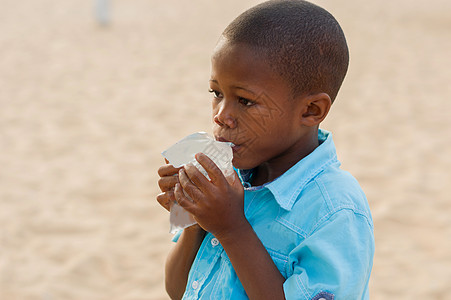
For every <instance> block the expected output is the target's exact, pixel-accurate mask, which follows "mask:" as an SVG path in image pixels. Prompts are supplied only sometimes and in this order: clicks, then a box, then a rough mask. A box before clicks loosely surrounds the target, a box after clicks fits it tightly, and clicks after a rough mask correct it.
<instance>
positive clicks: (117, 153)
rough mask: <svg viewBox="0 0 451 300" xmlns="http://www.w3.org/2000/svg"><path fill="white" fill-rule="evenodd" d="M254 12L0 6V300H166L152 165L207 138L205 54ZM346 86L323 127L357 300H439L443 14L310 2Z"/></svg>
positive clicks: (202, 4) (448, 283) (450, 39)
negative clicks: (357, 265) (365, 267)
mask: <svg viewBox="0 0 451 300" xmlns="http://www.w3.org/2000/svg"><path fill="white" fill-rule="evenodd" d="M259 2H260V1H256V0H255V1H252V0H240V1H238V0H232V1H206V0H204V1H203V0H192V1H175V0H169V1H152V0H150V1H149V0H135V1H126V0H117V1H112V11H111V17H112V18H111V21H112V22H111V24H110V26H108V27H102V26H99V25H98V24H97V23H96V22H95V19H94V13H93V7H94V5H93V1H76V0H65V1H56V0H38V1H35V0H33V1H32V0H21V1H17V0H0V7H1V9H0V105H1V107H0V147H1V151H0V299H2V300H3V299H4V300H9V299H14V300H15V299H20V300H22V299H27V300H28V299H39V300H56V299H79V300H90V299H93V300H94V299H96V300H97V299H98V300H102V299H124V300H138V299H139V300H144V299H152V300H153V299H167V296H166V294H165V291H164V284H163V276H164V275H163V270H164V260H165V257H166V255H167V253H168V250H169V249H170V247H171V241H170V240H171V235H170V234H169V233H168V214H167V213H166V212H165V211H164V210H163V209H162V208H160V207H159V206H158V205H157V203H156V201H155V196H156V194H157V193H158V188H157V174H156V170H157V168H158V167H159V166H160V165H161V163H162V162H163V160H162V158H161V156H160V152H161V151H162V150H164V149H165V148H166V147H168V146H169V145H171V144H172V143H174V142H175V141H177V140H179V139H180V138H182V137H184V136H185V135H187V134H190V133H192V132H195V131H201V130H204V131H209V130H210V127H211V125H210V96H209V94H208V93H207V89H208V83H207V82H208V79H209V71H210V66H209V57H210V53H211V50H212V49H213V47H214V45H215V43H216V41H217V38H218V37H219V35H220V33H221V31H222V30H223V29H224V27H225V26H226V25H227V24H228V23H229V22H230V21H231V20H232V19H233V18H234V17H236V16H237V15H238V14H239V13H241V12H242V11H244V10H245V9H247V8H249V7H250V6H252V5H254V4H257V3H259ZM314 2H315V3H317V4H320V5H322V6H323V7H325V8H326V9H328V10H329V11H330V12H331V13H332V14H334V15H335V17H336V18H337V19H338V21H339V22H340V23H341V25H342V27H343V29H344V31H345V34H346V36H347V39H348V43H349V47H350V52H351V63H350V69H349V73H348V76H347V78H346V80H345V82H344V85H343V88H342V90H341V93H340V94H339V97H338V99H337V101H336V103H335V104H334V106H333V108H332V111H331V113H330V115H329V117H328V119H327V121H326V122H325V123H324V125H323V126H322V127H323V128H325V129H328V130H331V131H333V133H334V139H335V142H336V145H337V148H338V153H339V158H340V159H341V161H342V162H343V167H344V168H345V169H347V170H349V171H351V172H352V173H353V174H354V175H355V176H356V177H357V179H358V180H359V181H360V183H361V185H362V187H363V189H364V190H365V192H366V194H367V197H368V200H369V203H370V206H371V208H372V213H373V218H374V224H375V236H376V256H375V260H374V268H373V273H372V278H371V285H370V288H371V298H372V299H394V298H395V299H451V296H450V294H449V288H450V287H451V201H450V200H451V196H450V192H449V191H447V190H446V189H447V188H448V187H449V186H450V184H451V172H450V170H451V126H450V117H451V114H450V112H451V102H450V97H451V88H450V86H451V85H450V80H451V71H450V70H451V55H450V53H451V34H450V32H451V2H449V1H447V0H431V1H407V0H399V1H390V0H383V1H357V0H345V1H333V0H321V1H319V0H318V1H314Z"/></svg>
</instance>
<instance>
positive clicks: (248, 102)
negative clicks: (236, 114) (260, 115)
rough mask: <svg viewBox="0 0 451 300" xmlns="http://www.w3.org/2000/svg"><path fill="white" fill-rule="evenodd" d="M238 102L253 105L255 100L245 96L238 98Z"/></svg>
mask: <svg viewBox="0 0 451 300" xmlns="http://www.w3.org/2000/svg"><path fill="white" fill-rule="evenodd" d="M238 102H240V103H241V104H242V105H244V106H252V105H254V104H255V102H253V101H251V100H249V99H246V98H243V97H240V98H238Z"/></svg>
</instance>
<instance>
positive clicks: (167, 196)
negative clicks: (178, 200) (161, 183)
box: [157, 191, 175, 211]
mask: <svg viewBox="0 0 451 300" xmlns="http://www.w3.org/2000/svg"><path fill="white" fill-rule="evenodd" d="M157 201H158V203H160V205H161V206H163V207H164V208H165V209H166V210H167V211H170V210H171V206H172V204H173V203H174V202H175V196H174V192H173V191H169V192H166V193H160V194H158V195H157Z"/></svg>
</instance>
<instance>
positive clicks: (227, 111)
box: [213, 101, 236, 128]
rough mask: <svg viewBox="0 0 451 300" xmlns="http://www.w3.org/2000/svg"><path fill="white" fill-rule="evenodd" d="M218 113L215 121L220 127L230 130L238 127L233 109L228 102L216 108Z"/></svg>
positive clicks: (223, 102) (222, 102)
mask: <svg viewBox="0 0 451 300" xmlns="http://www.w3.org/2000/svg"><path fill="white" fill-rule="evenodd" d="M216 109H217V110H216V113H215V115H214V117H213V121H214V122H215V123H216V124H218V125H219V126H221V127H223V126H227V127H229V128H235V127H236V118H235V117H234V114H233V108H232V107H231V105H229V104H228V103H226V101H221V103H219V104H218V105H217V107H216Z"/></svg>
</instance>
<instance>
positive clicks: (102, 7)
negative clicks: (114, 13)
mask: <svg viewBox="0 0 451 300" xmlns="http://www.w3.org/2000/svg"><path fill="white" fill-rule="evenodd" d="M94 1H95V3H94V5H95V15H96V19H97V22H98V23H99V24H100V25H105V26H106V25H108V24H109V23H110V18H111V16H110V14H111V11H110V10H111V4H110V1H109V0H94Z"/></svg>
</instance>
